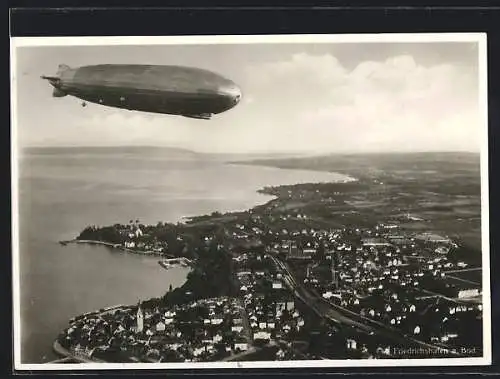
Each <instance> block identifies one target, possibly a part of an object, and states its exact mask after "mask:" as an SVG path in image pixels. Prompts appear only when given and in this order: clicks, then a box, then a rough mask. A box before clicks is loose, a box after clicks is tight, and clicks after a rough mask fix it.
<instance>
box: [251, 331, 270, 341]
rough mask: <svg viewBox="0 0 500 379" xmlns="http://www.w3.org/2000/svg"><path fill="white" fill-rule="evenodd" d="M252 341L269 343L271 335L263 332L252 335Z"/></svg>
mask: <svg viewBox="0 0 500 379" xmlns="http://www.w3.org/2000/svg"><path fill="white" fill-rule="evenodd" d="M253 339H254V340H255V341H257V340H261V341H269V340H270V339H271V333H269V332H264V331H259V332H256V333H254V334H253Z"/></svg>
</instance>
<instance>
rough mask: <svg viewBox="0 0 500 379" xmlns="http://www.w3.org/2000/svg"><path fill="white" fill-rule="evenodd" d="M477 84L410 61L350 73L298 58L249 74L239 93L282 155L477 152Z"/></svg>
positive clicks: (334, 64) (368, 65)
mask: <svg viewBox="0 0 500 379" xmlns="http://www.w3.org/2000/svg"><path fill="white" fill-rule="evenodd" d="M476 83H477V78H476V77H475V76H474V74H473V73H471V72H467V71H464V70H460V69H458V68H456V67H455V66H454V65H452V64H441V65H436V66H431V67H424V66H421V65H418V64H417V63H416V62H415V60H414V58H413V57H412V56H410V55H404V56H396V57H391V58H389V59H387V60H386V61H381V62H371V61H368V62H363V63H360V64H359V65H358V66H357V67H355V68H354V69H353V70H350V71H349V70H347V69H345V68H344V67H343V66H342V65H341V63H340V62H339V61H338V60H337V59H335V57H333V56H331V55H308V54H298V55H294V56H292V57H291V58H290V59H289V60H286V61H281V62H271V63H267V64H263V65H260V66H259V65H257V66H253V67H250V68H248V69H247V80H246V83H245V85H246V86H247V91H248V92H249V94H250V96H251V97H252V99H254V101H253V102H252V104H251V106H252V111H253V113H252V119H254V120H255V122H259V121H258V120H259V119H260V122H263V121H264V123H265V124H266V125H267V128H268V130H269V134H271V135H272V136H273V137H272V138H273V139H274V141H275V146H276V147H278V146H279V147H280V148H281V149H285V150H286V146H289V147H290V148H291V149H293V148H296V149H301V150H310V151H312V150H315V149H316V150H327V151H338V150H351V149H352V150H365V149H369V150H398V149H400V148H404V149H409V150H434V149H438V150H439V149H445V150H446V149H465V150H477V149H478V146H479V142H478V136H479V126H480V125H479V122H478V121H479V114H478V103H477V88H476V86H477V84H476ZM272 110H275V111H276V110H277V111H278V112H273V111H272ZM280 136H282V137H283V139H284V140H285V143H284V144H283V143H280V142H279V140H278V138H279V137H280ZM282 145H285V146H282Z"/></svg>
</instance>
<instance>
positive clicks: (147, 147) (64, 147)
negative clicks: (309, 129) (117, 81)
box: [20, 145, 481, 155]
mask: <svg viewBox="0 0 500 379" xmlns="http://www.w3.org/2000/svg"><path fill="white" fill-rule="evenodd" d="M130 148H134V149H165V150H177V151H185V152H189V153H195V154H202V155H217V154H219V155H259V154H268V155H285V154H286V155H288V154H300V155H310V154H318V155H364V154H366V155H368V154H370V155H372V154H374V155H391V154H474V155H480V154H481V152H479V151H466V150H418V151H417V150H415V151H397V150H394V151H363V152H360V151H352V152H347V151H346V152H334V151H331V152H327V151H320V152H312V151H310V152H306V151H253V152H205V151H199V150H193V149H189V148H183V147H176V146H163V145H107V146H105V145H60V146H57V145H54V146H43V145H40V146H37V145H31V146H23V147H21V148H20V149H21V150H29V149H47V150H49V149H60V150H62V149H130Z"/></svg>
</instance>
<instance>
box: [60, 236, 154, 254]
mask: <svg viewBox="0 0 500 379" xmlns="http://www.w3.org/2000/svg"><path fill="white" fill-rule="evenodd" d="M59 243H60V244H61V245H63V246H66V245H67V244H86V245H101V246H107V247H111V248H113V249H116V250H120V251H124V252H126V253H131V254H138V255H147V256H163V254H160V253H157V252H155V251H149V250H148V251H140V250H132V249H128V248H126V247H123V246H122V245H120V244H119V243H110V242H105V241H99V240H79V239H76V238H75V239H72V240H62V241H59Z"/></svg>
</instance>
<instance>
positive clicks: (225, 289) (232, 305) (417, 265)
mask: <svg viewBox="0 0 500 379" xmlns="http://www.w3.org/2000/svg"><path fill="white" fill-rule="evenodd" d="M358 177H359V179H358V180H356V181H350V182H346V183H317V184H297V185H293V186H281V187H273V188H265V189H263V190H262V191H263V192H265V193H268V194H271V195H273V196H275V198H274V199H273V200H270V201H269V202H268V203H266V204H264V205H260V206H257V207H254V208H253V209H251V210H248V211H245V212H233V213H227V214H220V213H214V214H212V215H209V216H202V217H196V218H192V219H190V220H188V221H187V222H185V223H177V224H168V223H161V222H160V223H158V224H157V225H143V224H142V223H140V222H139V221H138V220H136V221H135V222H134V221H133V220H131V221H130V222H129V223H128V224H125V225H120V224H117V225H113V226H107V227H97V226H91V227H88V228H86V229H85V230H84V231H83V232H82V233H81V235H80V236H79V237H78V239H80V240H96V241H103V242H106V243H110V244H113V245H116V246H119V247H123V248H126V249H129V250H132V251H136V252H138V253H154V254H158V255H159V256H162V257H165V258H177V257H183V258H186V259H188V260H189V262H192V270H191V272H190V273H189V275H188V278H187V281H186V283H185V284H184V285H183V286H182V287H180V288H176V289H171V290H169V291H168V292H167V293H166V294H165V296H163V297H162V298H158V299H147V300H144V301H143V302H141V303H140V304H137V305H133V306H124V307H121V308H119V309H115V310H113V311H112V312H109V311H107V312H97V313H92V314H89V315H87V316H82V317H79V318H76V319H75V320H73V322H71V323H70V325H69V327H68V328H67V329H66V330H65V331H63V332H62V333H61V335H60V336H59V338H58V342H59V343H60V344H61V346H63V347H64V348H65V349H67V351H68V352H69V354H71V353H74V354H76V353H78V354H85V355H86V356H87V357H88V358H89V359H100V360H104V361H110V362H198V361H222V360H224V361H230V360H298V359H369V358H372V359H373V358H374V359H383V358H392V359H402V358H405V359H407V358H440V357H442V358H446V357H461V356H467V357H471V356H481V355H482V343H483V341H482V288H481V275H482V271H481V264H480V259H478V257H477V251H474V248H472V247H471V245H470V244H467V243H464V242H463V241H462V239H460V238H452V237H450V236H449V234H452V233H449V234H446V233H443V229H444V228H442V229H441V228H437V227H435V225H441V224H440V222H442V217H441V218H438V217H434V216H435V215H436V214H438V213H439V212H438V211H436V208H435V207H434V208H432V209H431V211H430V210H429V209H426V208H425V207H422V208H421V211H420V212H418V213H416V212H415V211H413V210H410V207H409V206H407V207H405V204H406V205H408V204H413V203H414V202H415V201H416V200H415V198H416V197H417V195H414V196H413V198H412V195H411V192H410V193H408V192H403V191H402V190H401V188H402V187H404V186H406V187H407V186H408V185H409V184H408V183H409V182H408V181H404V180H402V179H401V178H397V180H396V179H394V178H392V179H393V180H392V183H391V178H387V174H386V173H384V178H383V180H384V181H385V183H387V182H389V184H384V183H383V182H382V178H380V177H375V178H374V177H373V176H369V177H368V176H360V175H358ZM398 181H399V182H400V183H401V185H399V186H398V185H395V184H394V183H397V182H398ZM418 185H419V186H420V187H419V188H421V190H420V191H418V196H422V195H421V194H420V193H421V192H422V191H423V189H425V185H426V182H425V180H422V181H421V182H419V183H418ZM430 185H432V188H435V185H436V180H435V178H432V181H431V183H430ZM406 187H405V188H406ZM447 188H450V187H447ZM436 192H437V191H436ZM433 196H434V197H433V201H435V202H438V201H439V199H436V197H438V196H441V197H445V198H446V202H447V203H450V202H453V201H455V200H456V198H457V196H462V197H463V196H467V194H465V195H464V194H463V193H460V194H454V193H451V192H447V193H441V194H439V193H437V194H436V193H434V194H433ZM475 196H476V194H475V193H473V194H470V195H469V203H467V204H466V205H465V206H466V207H469V206H470V203H474V201H475ZM388 199H389V200H388ZM419 199H420V198H419ZM419 201H420V200H419ZM462 203H463V202H462ZM463 204H465V203H463ZM457 207H458V206H457ZM457 209H458V208H457ZM443 214H445V213H440V215H441V216H442V215H443ZM433 215H434V216H433ZM446 215H447V217H454V216H453V215H450V214H449V213H446ZM475 217H476V215H475V214H471V215H470V219H473V218H475ZM436 220H437V221H436Z"/></svg>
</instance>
